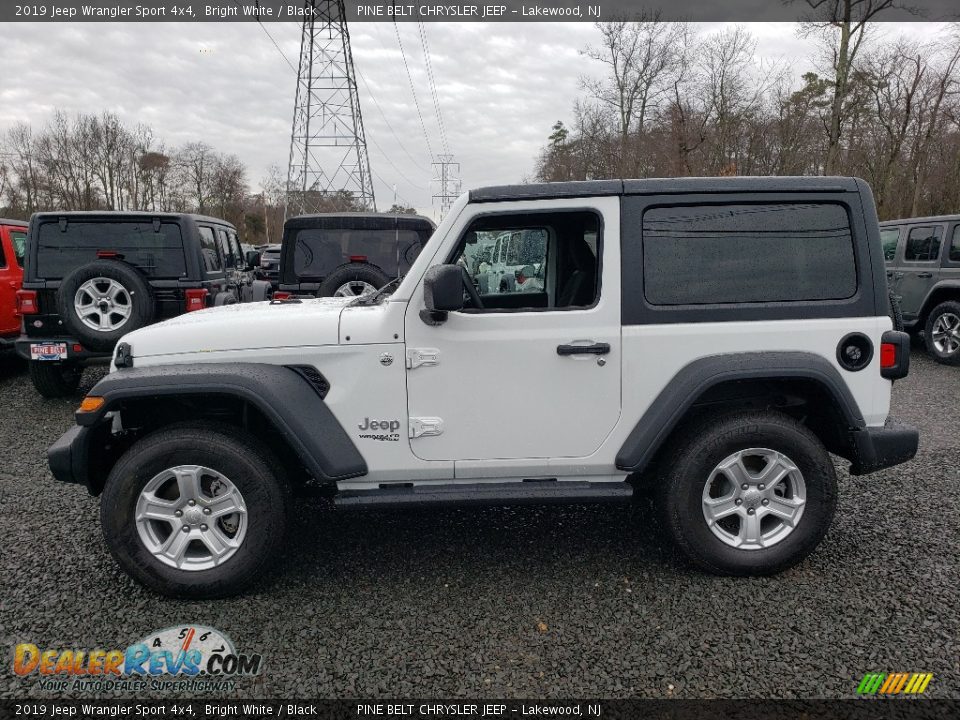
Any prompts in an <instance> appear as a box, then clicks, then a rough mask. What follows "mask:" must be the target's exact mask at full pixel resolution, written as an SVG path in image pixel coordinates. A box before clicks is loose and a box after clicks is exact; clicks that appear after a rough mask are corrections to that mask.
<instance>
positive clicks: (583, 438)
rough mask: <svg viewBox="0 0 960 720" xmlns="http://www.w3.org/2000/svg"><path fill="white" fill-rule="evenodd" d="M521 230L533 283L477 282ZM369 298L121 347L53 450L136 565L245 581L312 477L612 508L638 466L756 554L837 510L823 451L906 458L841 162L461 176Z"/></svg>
mask: <svg viewBox="0 0 960 720" xmlns="http://www.w3.org/2000/svg"><path fill="white" fill-rule="evenodd" d="M514 231H516V232H524V231H531V233H536V234H538V235H540V236H542V237H544V238H545V240H546V241H545V242H543V243H538V245H542V251H541V252H542V255H543V257H541V258H537V259H536V261H537V262H536V265H537V266H538V267H539V270H538V275H539V276H540V277H542V279H543V284H542V288H541V289H536V290H533V291H530V290H525V289H522V288H518V287H515V286H512V285H506V286H504V287H503V288H500V287H499V286H497V285H493V286H489V285H488V286H487V287H486V290H487V293H485V294H481V293H479V292H478V290H477V285H478V284H477V283H475V282H474V278H471V277H470V275H469V273H470V270H469V269H468V268H469V266H470V265H471V264H470V263H467V262H463V256H464V255H465V254H466V251H467V249H468V248H470V246H471V245H472V244H473V243H475V242H477V241H478V238H487V239H489V238H490V237H491V236H496V235H500V234H503V233H506V232H514ZM388 290H389V288H386V289H382V290H380V291H379V292H377V293H375V294H371V295H366V296H364V297H360V298H355V299H349V298H318V299H306V300H301V299H298V298H293V299H290V300H287V301H274V302H272V303H257V304H252V305H235V306H232V307H230V308H220V309H210V310H204V311H201V312H197V313H191V314H189V315H184V316H182V317H179V318H175V319H173V320H169V321H166V322H163V323H160V324H158V325H154V326H152V327H149V328H144V329H141V330H138V331H136V332H134V333H131V334H129V335H126V336H125V337H124V338H123V339H122V340H121V342H120V343H119V345H118V346H117V350H116V354H115V357H114V367H113V372H111V373H110V374H109V375H108V376H107V377H106V378H104V379H103V380H101V381H100V382H99V383H98V384H97V385H96V386H95V387H94V388H93V389H92V390H91V391H90V394H89V395H88V396H87V397H86V398H85V399H84V401H83V403H82V405H81V406H80V409H79V410H78V411H77V416H76V419H77V425H76V426H75V427H74V428H72V429H71V430H70V431H69V432H67V433H66V434H65V435H64V436H63V437H62V438H61V439H60V440H58V441H57V443H55V444H54V445H53V446H52V447H51V448H50V450H49V461H50V466H51V469H52V471H53V474H54V476H55V477H56V478H58V479H60V480H63V481H67V482H77V483H83V484H85V485H86V486H87V488H88V489H89V491H90V492H91V493H93V494H101V493H102V498H101V508H102V510H101V518H102V524H103V532H104V536H105V538H106V541H107V544H108V546H109V548H110V550H111V552H112V553H113V555H114V557H115V558H116V559H117V561H118V562H119V563H120V565H122V567H123V568H124V569H125V570H126V571H127V572H128V573H130V574H131V575H132V576H133V577H135V578H136V579H138V580H139V581H141V582H143V583H145V584H146V585H148V586H150V587H152V588H155V589H156V590H158V591H160V592H163V593H168V594H174V595H182V596H193V597H214V596H220V595H225V594H228V593H233V592H237V591H240V590H242V589H243V588H245V587H247V586H248V585H249V584H251V583H253V582H254V581H255V580H256V579H257V578H258V577H259V576H260V575H261V573H262V572H263V571H264V570H265V569H266V568H267V567H269V565H270V558H271V556H272V555H273V554H274V553H275V552H276V551H277V549H278V546H279V544H280V543H282V542H283V536H284V530H285V527H286V525H287V513H288V508H289V500H288V498H289V497H290V494H291V491H292V490H294V489H296V487H297V486H298V485H299V484H300V483H303V482H304V481H305V480H306V479H309V478H313V479H314V480H316V481H320V482H322V483H326V484H328V485H329V486H330V487H331V489H332V490H333V491H335V496H334V502H335V503H337V504H339V505H342V506H351V505H352V506H369V505H380V504H394V505H404V504H408V503H449V502H465V503H482V502H493V503H509V502H520V501H524V502H539V501H574V502H588V501H598V500H607V501H612V500H626V499H629V498H630V496H631V494H632V491H633V487H634V485H635V484H636V483H640V482H643V483H649V484H650V486H652V488H653V489H654V491H655V493H656V498H657V506H658V507H659V511H660V512H661V513H662V516H663V521H664V523H663V524H664V528H665V530H666V533H667V534H668V535H669V536H671V537H672V539H673V541H675V543H676V544H677V546H678V547H679V548H680V549H681V550H682V551H683V552H684V553H685V554H686V555H687V556H688V557H689V558H690V559H691V560H692V561H693V562H694V563H696V564H697V565H699V566H700V567H702V568H705V569H706V570H709V571H712V572H716V573H724V574H734V575H749V574H763V573H774V572H778V571H780V570H783V569H784V568H787V567H789V566H791V565H793V564H795V563H797V562H799V561H800V560H801V559H803V558H804V557H805V556H806V555H807V554H808V553H810V552H811V551H812V550H813V549H814V548H815V547H816V546H817V544H818V543H819V542H820V540H821V538H822V537H823V535H824V533H825V532H826V530H827V527H828V526H829V524H830V520H831V517H832V515H833V512H834V505H835V498H836V492H837V488H836V484H837V481H836V476H835V472H834V465H833V462H832V461H831V458H830V455H829V453H833V454H836V455H838V456H840V457H842V458H845V459H846V460H847V461H849V463H850V468H851V472H852V473H854V474H863V473H869V472H873V471H875V470H878V469H880V468H886V467H890V466H892V465H896V464H897V463H902V462H904V461H906V460H908V459H910V458H911V457H913V455H914V454H915V452H916V450H917V443H918V434H917V431H916V430H915V429H913V428H910V427H905V426H902V425H898V424H896V423H894V422H893V421H892V420H891V419H890V418H888V411H889V406H890V388H891V381H892V380H894V379H896V378H900V377H903V376H904V375H905V374H906V373H907V369H908V362H909V354H908V353H909V345H908V337H907V335H906V334H904V333H902V332H897V331H895V330H891V319H890V317H889V316H888V304H887V302H888V295H887V285H886V277H885V274H884V264H883V253H882V249H881V245H880V235H879V228H878V224H877V218H876V214H875V209H874V204H873V199H872V195H871V193H870V189H869V188H868V186H867V185H866V184H865V183H864V182H863V181H861V180H857V179H852V178H723V179H696V178H687V179H670V180H626V181H620V180H612V181H590V182H576V183H561V184H549V185H524V186H510V187H494V188H486V189H481V190H476V191H473V192H471V193H469V194H468V195H464V196H462V197H461V198H460V199H459V200H458V201H457V202H456V203H455V204H454V206H453V207H452V209H451V210H450V212H449V213H448V215H447V217H446V219H445V220H444V221H443V223H442V224H441V225H440V227H439V228H438V229H437V231H436V233H435V235H434V238H433V239H432V240H431V242H430V243H429V245H428V246H427V247H426V248H425V249H424V250H423V252H422V253H421V254H420V256H419V257H418V258H417V260H416V261H415V262H414V264H413V266H412V267H411V268H410V271H409V272H408V273H407V274H406V276H405V278H404V279H403V281H402V282H400V283H399V285H398V286H397V287H396V290H395V291H394V292H393V294H392V295H390V294H388ZM518 402H522V403H523V406H524V408H526V409H527V410H526V411H525V412H522V413H517V412H515V411H514V408H515V407H516V404H517V403H518ZM624 531H625V532H628V529H626V528H625V529H624Z"/></svg>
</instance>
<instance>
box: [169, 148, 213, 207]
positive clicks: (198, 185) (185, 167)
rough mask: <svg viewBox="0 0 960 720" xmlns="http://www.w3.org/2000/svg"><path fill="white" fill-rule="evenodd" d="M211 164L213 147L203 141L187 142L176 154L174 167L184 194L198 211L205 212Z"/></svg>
mask: <svg viewBox="0 0 960 720" xmlns="http://www.w3.org/2000/svg"><path fill="white" fill-rule="evenodd" d="M213 164H214V157H213V148H212V147H210V146H209V145H207V144H206V143H204V142H192V143H187V144H186V145H184V146H183V147H182V148H181V149H180V151H179V152H178V153H177V155H176V167H177V170H178V172H179V173H180V177H181V181H182V184H183V185H184V187H185V190H186V194H187V196H188V197H189V198H191V199H192V200H193V203H194V205H195V207H196V208H197V212H200V213H205V212H207V197H208V195H209V193H210V180H211V175H212V171H213Z"/></svg>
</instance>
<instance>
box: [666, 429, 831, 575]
mask: <svg viewBox="0 0 960 720" xmlns="http://www.w3.org/2000/svg"><path fill="white" fill-rule="evenodd" d="M748 448H768V449H770V450H774V451H776V452H779V453H782V454H784V455H786V456H787V458H789V459H790V460H791V461H792V462H793V463H794V464H795V465H796V467H797V468H798V469H799V470H800V472H801V473H802V474H803V482H804V484H805V486H806V504H805V505H804V508H803V514H802V515H801V516H800V519H799V522H798V523H797V525H796V527H794V529H793V530H792V532H790V533H789V534H788V535H786V536H785V537H783V538H782V539H781V540H779V541H778V542H776V543H775V544H773V545H771V546H769V547H765V548H757V549H749V550H748V549H738V548H735V547H732V546H730V545H728V544H726V543H725V542H724V541H723V540H721V539H720V538H719V537H717V535H715V534H714V532H713V531H712V530H711V529H710V527H709V526H708V524H707V521H706V519H705V517H704V512H703V505H702V500H703V492H704V488H705V486H706V483H707V481H708V479H709V478H710V477H711V473H712V472H713V470H714V468H716V467H717V465H718V464H719V463H720V462H722V461H723V460H724V459H725V458H727V457H729V456H730V455H732V454H733V453H736V452H738V451H740V450H745V449H748ZM663 457H664V458H668V460H666V461H665V462H663V463H661V473H660V477H659V478H658V479H657V482H658V488H657V497H656V501H657V506H658V509H659V510H660V512H661V513H662V517H663V521H664V526H665V527H666V529H667V530H668V532H669V533H670V535H671V537H672V539H673V541H674V543H675V544H676V546H677V547H678V548H679V549H680V550H681V551H682V552H683V554H684V555H686V557H687V558H689V559H690V560H691V561H692V562H693V563H694V564H696V565H697V566H699V567H700V568H702V569H704V570H707V571H709V572H711V573H715V574H717V575H772V574H774V573H778V572H781V571H783V570H785V569H787V568H789V567H791V566H793V565H796V564H797V563H799V562H800V561H801V560H803V559H804V558H805V557H807V555H809V554H810V553H811V552H812V551H813V550H814V548H816V546H817V545H818V543H819V542H820V540H821V539H822V538H823V536H824V534H825V533H826V532H827V529H828V528H829V527H830V522H831V520H832V519H833V512H834V508H835V505H836V494H837V478H836V472H835V471H834V467H833V463H832V462H831V460H830V456H829V455H828V454H827V451H826V449H825V448H824V446H823V444H822V443H821V442H820V440H819V439H818V438H817V437H816V436H815V435H814V434H813V433H812V432H811V431H810V430H809V429H808V428H806V427H804V426H803V425H801V424H799V423H798V422H796V421H795V420H793V419H792V418H790V417H788V416H786V415H783V414H781V413H777V412H769V411H750V412H741V413H732V414H727V415H715V416H712V417H707V418H705V419H703V420H701V421H700V422H698V423H696V424H694V425H692V426H689V427H687V428H684V429H683V430H682V437H680V438H678V440H677V441H676V442H674V443H672V445H671V446H670V447H669V448H667V450H666V452H665V454H664V455H663ZM751 492H752V491H751ZM741 503H742V501H741ZM756 503H757V501H756V499H753V500H752V501H751V500H750V499H748V500H747V503H746V504H747V506H748V507H751V506H752V507H755V506H756ZM757 517H760V515H759V514H758V515H757ZM718 524H719V523H718ZM761 527H762V526H761Z"/></svg>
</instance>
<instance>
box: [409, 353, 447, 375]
mask: <svg viewBox="0 0 960 720" xmlns="http://www.w3.org/2000/svg"><path fill="white" fill-rule="evenodd" d="M439 364H440V351H439V350H438V349H437V348H410V349H409V350H407V369H409V370H413V369H414V368H418V367H420V366H421V365H439Z"/></svg>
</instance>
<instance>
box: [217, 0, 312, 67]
mask: <svg viewBox="0 0 960 720" xmlns="http://www.w3.org/2000/svg"><path fill="white" fill-rule="evenodd" d="M233 4H234V5H236V6H237V7H239V8H241V9H242V8H243V5H241V4H240V2H239V0H233ZM256 20H257V25H259V26H260V29H261V30H263V31H264V32H265V33H266V34H267V37H268V38H270V42H272V43H273V46H274V47H275V48H276V49H277V52H278V53H280V56H281V57H282V58H283V59H284V60H285V61H286V62H287V65H289V66H290V69H291V70H293V71H294V72H295V73H296V72H299V70H297V68H296V66H295V65H294V64H293V63H292V62H290V58H288V57H287V54H286V53H285V52H283V49H282V48H281V47H280V45H278V44H277V41H276V40H274V39H273V35H271V34H270V31H269V30H267V28H266V26H265V25H264V24H263V23H262V22H260V16H259V15H257V18H256Z"/></svg>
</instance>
